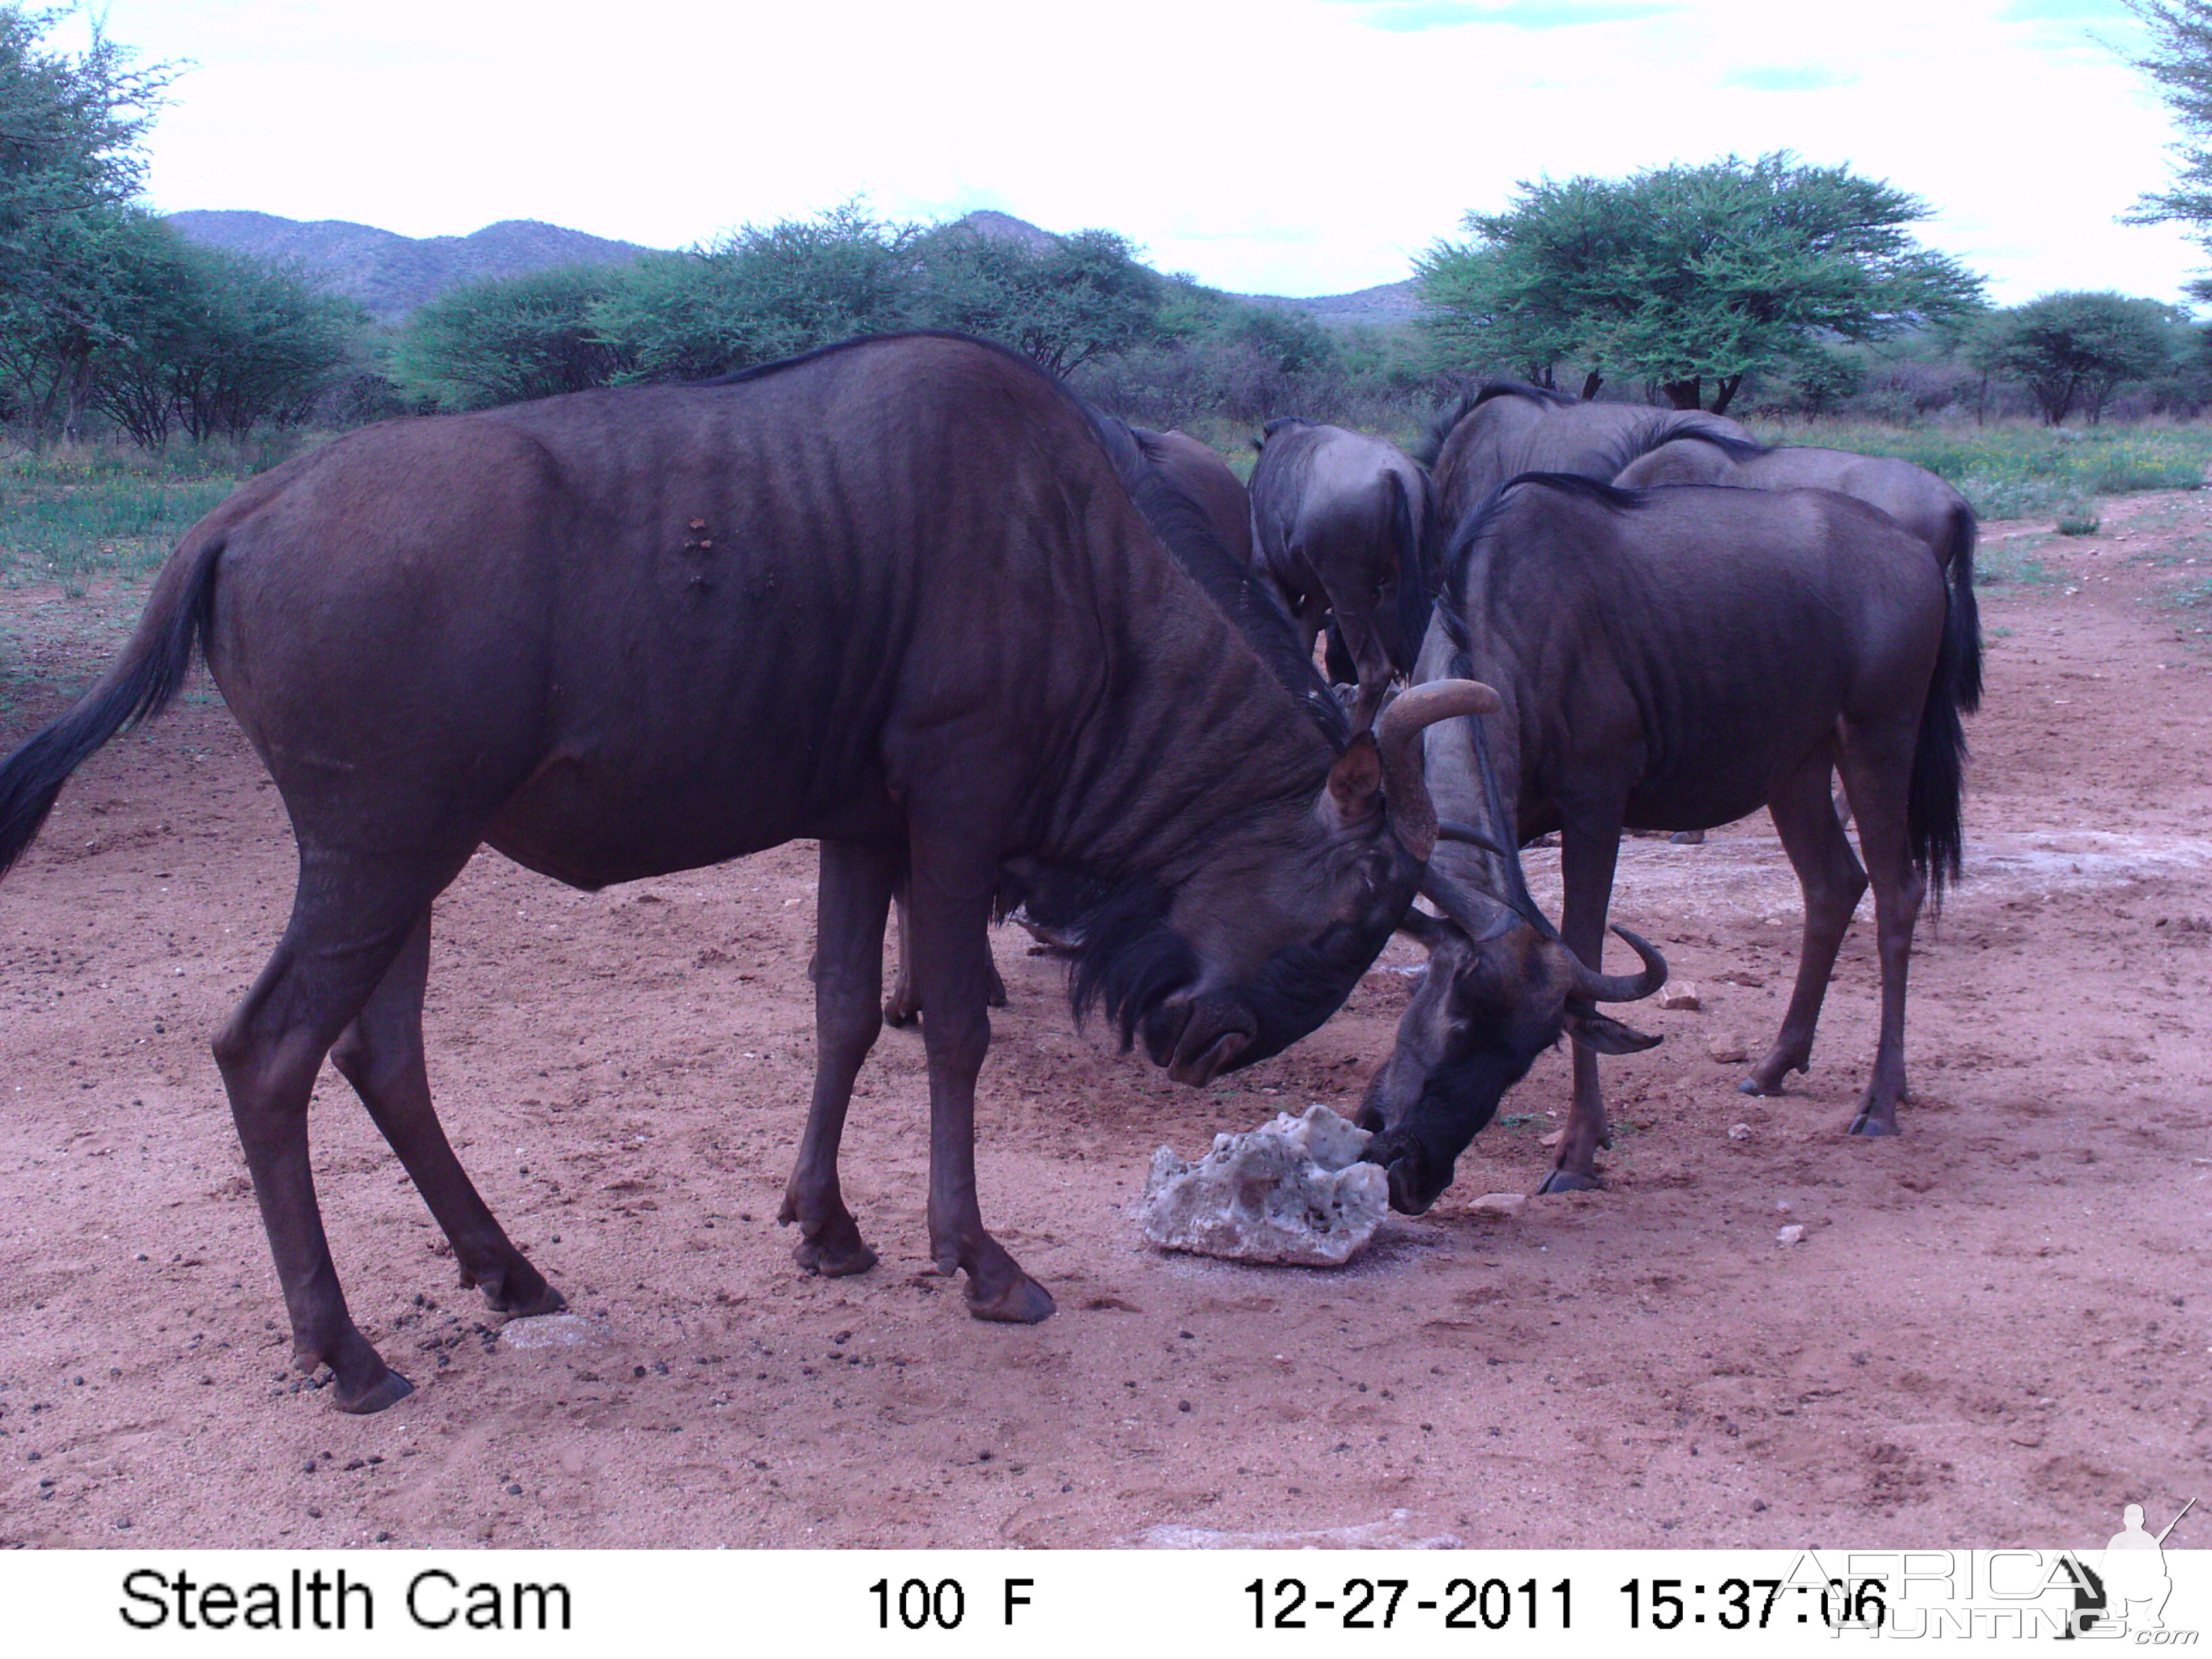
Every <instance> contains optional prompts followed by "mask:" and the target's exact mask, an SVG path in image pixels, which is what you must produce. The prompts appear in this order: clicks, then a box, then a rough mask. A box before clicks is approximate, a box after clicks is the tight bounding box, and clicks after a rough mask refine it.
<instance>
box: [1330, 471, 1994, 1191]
mask: <svg viewBox="0 0 2212 1659" xmlns="http://www.w3.org/2000/svg"><path fill="white" fill-rule="evenodd" d="M1947 598H1948V596H1947V594H1946V592H1945V588H1944V585H1943V581H1942V577H1941V575H1940V574H1938V573H1937V571H1936V566H1935V562H1933V561H1932V560H1931V559H1929V556H1928V550H1927V548H1926V547H1925V546H1924V545H1923V544H1922V543H1921V542H1920V541H1918V540H1917V538H1914V537H1912V536H1911V535H1909V534H1908V533H1906V532H1905V531H1904V530H1903V529H1902V528H1900V527H1899V526H1898V525H1897V523H1896V522H1895V521H1894V520H1892V519H1890V518H1889V517H1888V516H1887V514H1885V513H1880V512H1877V511H1875V509H1874V508H1872V507H1868V506H1866V505H1865V504H1864V503H1863V502H1861V501H1855V500H1853V499H1851V498H1850V497H1849V496H1845V495H1838V494H1836V493H1834V492H1832V491H1829V490H1817V489H1797V490H1787V491H1778V492H1773V493H1767V492H1763V491H1755V490H1747V489H1700V488H1685V489H1663V490H1650V491H1644V492H1629V491H1625V490H1620V489H1615V488H1613V486H1611V485H1608V484H1603V483H1595V482H1592V481H1590V480H1588V479H1584V478H1579V477H1566V476H1563V475H1546V474H1537V475H1532V476H1529V477H1522V478H1520V479H1516V480H1514V481H1513V482H1512V483H1509V484H1508V486H1507V487H1506V488H1505V489H1503V490H1501V491H1499V492H1498V494H1497V495H1494V496H1492V498H1491V500H1490V501H1488V502H1487V503H1486V505H1485V506H1484V507H1482V508H1481V509H1480V511H1479V512H1477V513H1475V514H1474V516H1473V517H1471V518H1470V519H1469V520H1468V522H1467V523H1466V524H1465V525H1463V526H1461V528H1460V531H1459V532H1458V534H1457V535H1456V536H1455V538H1454V540H1453V544H1452V548H1451V551H1450V554H1449V574H1448V577H1447V584H1446V589H1445V593H1444V596H1443V599H1440V601H1439V602H1438V605H1437V619H1436V622H1435V623H1433V624H1432V625H1431V629H1430V632H1429V637H1428V641H1427V642H1426V645H1425V647H1424V649H1423V652H1422V657H1421V664H1420V667H1419V671H1418V673H1417V675H1416V679H1417V681H1418V680H1419V679H1421V678H1425V677H1427V676H1431V675H1443V674H1447V673H1449V674H1459V673H1463V672H1465V671H1468V665H1469V664H1473V665H1475V666H1476V667H1477V668H1479V669H1480V671H1482V672H1483V673H1484V674H1485V677H1486V679H1487V680H1488V682H1489V683H1490V684H1493V685H1494V686H1495V687H1496V689H1497V691H1498V696H1499V697H1500V699H1501V700H1502V702H1503V708H1502V711H1501V713H1500V714H1499V717H1498V720H1495V721H1485V722H1481V723H1480V729H1479V730H1478V731H1476V732H1473V733H1470V732H1468V731H1467V730H1465V729H1463V728H1462V726H1461V725H1460V723H1457V722H1455V723H1454V724H1453V726H1450V727H1449V728H1447V727H1441V726H1440V727H1438V728H1437V729H1435V730H1433V731H1431V732H1430V733H1429V735H1428V738H1427V748H1428V768H1427V774H1426V775H1427V777H1428V781H1429V783H1430V787H1431V794H1432V797H1433V799H1434V800H1435V802H1436V805H1437V811H1438V812H1439V815H1440V817H1441V818H1442V819H1443V821H1444V823H1446V825H1447V828H1448V833H1449V834H1451V835H1457V836H1462V837H1463V838H1464V839H1462V841H1461V842H1456V843H1453V844H1448V845H1446V846H1444V847H1442V848H1439V849H1438V854H1437V858H1436V859H1435V860H1433V861H1432V864H1431V869H1430V872H1429V874H1428V877H1427V878H1426V879H1427V884H1428V890H1430V891H1431V896H1433V897H1434V898H1435V899H1436V900H1437V902H1438V903H1439V905H1440V907H1441V908H1443V910H1444V912H1445V917H1446V919H1445V920H1443V921H1433V920H1418V921H1415V922H1414V923H1413V927H1414V928H1415V929H1416V930H1417V931H1418V932H1419V933H1420V934H1421V935H1422V936H1423V937H1425V939H1426V940H1427V942H1428V943H1429V945H1430V947H1431V970H1430V972H1429V975H1428V976H1427V978H1426V980H1425V981H1424V983H1423V984H1422V986H1421V987H1420V989H1419V992H1418V993H1417V994H1415V997H1414V999H1413V1003H1412V1005H1411V1006H1409V1007H1408V1008H1407V1012H1406V1014H1405V1016H1404V1018H1403V1020H1402V1021H1401V1024H1400V1027H1399V1033H1398V1041H1397V1045H1396V1047H1395V1049H1394V1051H1393V1053H1392V1054H1391V1056H1390V1058H1389V1061H1388V1062H1387V1063H1386V1064H1385V1066H1383V1069H1382V1071H1380V1072H1379V1073H1377V1074H1376V1079H1375V1080H1374V1083H1373V1085H1371V1087H1370V1091H1369V1094H1368V1097H1367V1102H1366V1105H1365V1108H1364V1112H1363V1120H1364V1121H1366V1122H1367V1123H1368V1124H1369V1125H1370V1127H1376V1128H1379V1129H1380V1130H1381V1133H1379V1134H1378V1135H1377V1137H1376V1139H1375V1141H1374V1142H1372V1143H1371V1144H1370V1146H1369V1148H1368V1152H1367V1156H1368V1157H1369V1158H1371V1159H1372V1160H1373V1161H1374V1162H1376V1163H1378V1164H1383V1165H1384V1166H1385V1167H1386V1168H1388V1169H1389V1171H1390V1184H1391V1192H1392V1195H1393V1201H1394V1202H1395V1203H1397V1204H1398V1205H1399V1206H1400V1207H1401V1208H1409V1209H1419V1208H1422V1207H1425V1206H1426V1205H1427V1204H1429V1203H1431V1202H1432V1201H1433V1200H1435V1198H1436V1196H1437V1194H1439V1193H1441V1192H1442V1191H1443V1189H1444V1188H1445V1186H1446V1185H1448V1184H1449V1182H1450V1179H1451V1173H1452V1164H1453V1161H1454V1159H1455V1158H1457V1157H1458V1155H1459V1153H1460V1152H1461V1151H1462V1149H1463V1148H1464V1147H1465V1146H1466V1145H1467V1143H1468V1139H1470V1138H1471V1137H1472V1136H1473V1135H1474V1133H1475V1132H1476V1131H1477V1130H1479V1129H1480V1128H1481V1127H1482V1126H1483V1125H1484V1124H1485V1123H1486V1122H1487V1121H1489V1119H1490V1117H1491V1115H1492V1113H1493V1112H1494V1111H1495V1110H1496V1109H1497V1105H1498V1097H1499V1096H1500V1095H1501V1094H1502V1092H1503V1091H1504V1088H1505V1087H1507V1086H1509V1085H1510V1084H1511V1083H1512V1082H1513V1081H1515V1080H1516V1079H1518V1078H1519V1077H1520V1076H1521V1075H1522V1073H1525V1071H1526V1070H1527V1067H1528V1064H1529V1062H1530V1061H1531V1060H1533V1059H1534V1055H1535V1054H1536V1052H1537V1051H1538V1049H1540V1048H1541V1047H1542V1046H1543V1045H1544V1044H1545V1043H1547V1042H1551V1041H1553V1040H1554V1039H1555V1038H1556V1037H1557V1036H1558V1035H1559V1030H1560V1029H1561V1015H1560V1006H1561V997H1562V995H1563V994H1565V992H1563V990H1562V989H1561V986H1560V981H1561V980H1562V977H1563V975H1564V973H1565V970H1566V964H1565V963H1561V962H1559V961H1558V960H1557V959H1556V955H1557V953H1556V952H1553V953H1551V954H1550V955H1549V956H1547V954H1546V947H1547V938H1546V934H1547V928H1546V927H1545V926H1544V924H1543V923H1542V921H1541V916H1539V915H1536V914H1535V913H1534V906H1533V905H1532V904H1531V903H1530V902H1528V896H1527V890H1526V888H1525V887H1524V886H1522V883H1521V879H1520V871H1519V866H1518V861H1517V859H1516V857H1515V855H1514V849H1515V848H1517V847H1519V846H1520V845H1522V844H1523V843H1524V842H1527V841H1528V839H1529V838H1530V837H1532V836H1536V835H1539V834H1541V833H1544V832H1547V831H1550V830H1558V831H1559V834H1560V843H1561V855H1560V858H1561V872H1562V875H1563V878H1564V882H1565V904H1564V910H1563V914H1562V915H1561V919H1560V923H1559V934H1560V935H1561V936H1563V938H1564V939H1565V944H1566V945H1567V946H1568V947H1569V948H1570V949H1571V951H1572V952H1573V954H1574V957H1576V958H1577V959H1578V960H1579V962H1580V963H1583V964H1586V965H1587V967H1588V968H1590V969H1595V968H1596V967H1597V966H1598V965H1599V957H1600V951H1601V945H1602V941H1603V938H1604V933H1605V926H1606V910H1607V904H1608V902H1609V899H1610V896H1611V893H1612V889H1613V866H1614V859H1615V856H1616V854H1617V852H1618V848H1619V844H1620V832H1621V829H1622V828H1623V826H1624V825H1629V826H1634V827H1638V828H1643V829H1698V828H1704V827H1707V826H1710V825H1712V824H1717V823H1727V822H1728V821H1729V820H1730V819H1732V818H1736V817H1742V816H1743V815H1744V814H1745V813H1747V812H1749V811H1753V809H1755V808H1757V807H1758V806H1759V805H1765V807H1766V808H1767V809H1768V811H1770V812H1771V814H1772V815H1773V818H1774V824H1775V828H1776V829H1777V831H1778V833H1779V834H1780V836H1781V838H1782V844H1783V848H1784V851H1785V852H1786V853H1787V854H1789V857H1790V864H1791V866H1792V867H1793V868H1794V869H1795V870H1796V873H1797V878H1798V881H1799V883H1800V884H1801V885H1802V889H1803V891H1804V896H1805V927H1804V938H1803V941H1802V948H1801V952H1800V956H1799V959H1798V968H1797V982H1796V989H1795V991H1794V993H1793V994H1792V995H1791V997H1790V1008H1789V1012H1788V1013H1787V1014H1786V1015H1785V1016H1784V1019H1783V1023H1782V1029H1781V1031H1780V1033H1779V1035H1778V1036H1777V1037H1776V1038H1775V1041H1774V1045H1773V1047H1772V1048H1770V1049H1769V1050H1768V1051H1767V1054H1766V1055H1765V1058H1764V1059H1763V1060H1760V1061H1759V1064H1758V1065H1757V1066H1754V1067H1753V1069H1752V1072H1751V1075H1750V1076H1749V1078H1747V1079H1746V1080H1745V1082H1744V1084H1743V1085H1742V1086H1743V1087H1744V1088H1745V1090H1746V1091H1748V1092H1751V1093H1778V1092H1779V1091H1780V1090H1781V1087H1782V1083H1783V1079H1784V1076H1785V1074H1787V1073H1790V1072H1791V1071H1798V1072H1802V1071H1804V1070H1805V1069H1806V1068H1807V1066H1808V1065H1809V1064H1810V1063H1811V1060H1812V1051H1813V1031H1814V1024H1815V1022H1816V1021H1817V1020H1818V1018H1819V1016H1820V1002H1821V999H1822V997H1823V995H1824V994H1826V989H1827V984H1828V977H1829V974H1830V971H1831V970H1832V968H1833V966H1834V963H1835V958H1836V951H1837V947H1838V945H1840V944H1841V942H1842V939H1843V936H1844V929H1845V927H1847V926H1848V925H1849V923H1850V918H1851V913H1852V911H1853V910H1854V909H1855V908H1857V903H1858V900H1859V898H1860V896H1861V895H1862V894H1863V893H1864V891H1865V890H1866V887H1867V884H1868V878H1869V873H1870V874H1871V877H1872V880H1873V885H1874V891H1875V921H1876V927H1877V932H1878V938H1879V952H1880V957H1881V1038H1880V1041H1879V1042H1878V1044H1877V1046H1876V1048H1875V1061H1874V1066H1873V1070H1872V1073H1871V1074H1870V1076H1869V1079H1868V1081H1867V1085H1866V1088H1865V1091H1864V1092H1863V1094H1862V1096H1861V1097H1860V1101H1859V1105H1858V1109H1857V1114H1856V1115H1854V1117H1853V1119H1852V1121H1851V1123H1850V1130H1851V1132H1852V1133H1857V1134H1869V1135H1872V1134H1890V1133H1895V1132H1896V1127H1897V1121H1896V1113H1897V1104H1898V1102H1899V1099H1900V1098H1901V1097H1902V1096H1903V1095H1904V1093H1905V969H1906V964H1907V960H1908V957H1909V956H1910V953H1911V944H1912V930H1913V924H1914V921H1915V920H1916V918H1917V915H1918V914H1919V910H1920V906H1921V902H1922V899H1923V895H1924V894H1925V893H1926V892H1927V891H1928V890H1929V889H1930V887H1931V886H1932V887H1933V889H1934V890H1936V895H1937V896H1938V898H1939V900H1940V897H1941V892H1942V886H1943V884H1944V883H1945V882H1946V881H1947V880H1948V879H1949V878H1953V877H1954V876H1955V875H1956V873H1957V871H1958V867H1959V852H1960V817H1959V809H1960V787H1961V781H1962V771H1963V763H1964V757H1965V745H1964V742H1963V738H1962V736H1961V732H1960V723H1959V713H1958V701H1957V685H1958V679H1959V676H1960V664H1959V659H1958V649H1957V645H1956V636H1955V635H1954V633H1953V632H1952V631H1951V630H1950V629H1948V627H1947V626H1946V622H1945V613H1946V609H1947ZM1468 725H1474V722H1468ZM1478 743H1479V744H1480V745H1481V748H1482V750H1494V751H1495V765H1494V768H1492V769H1490V770H1489V771H1488V772H1487V773H1486V762H1485V760H1484V758H1483V756H1482V755H1481V754H1480V753H1478V752H1477V750H1475V748H1474V747H1473V746H1472V745H1474V744H1478ZM1831 764H1835V765H1837V766H1838V767H1839V768H1840V769H1841V771H1842V773H1843V777H1844V787H1845V789H1846V790H1847V791H1848V792H1849V794H1850V801H1851V805H1853V807H1855V808H1856V809H1857V815H1858V825H1859V843H1860V847H1861V849H1862V850H1863V853H1864V854H1865V859H1866V862H1865V865H1864V866H1863V867H1862V866H1861V865H1860V863H1859V860H1857V858H1855V857H1853V856H1852V853H1851V849H1850V843H1849V842H1847V841H1846V840H1845V838H1844V831H1843V829H1842V827H1841V826H1840V825H1839V824H1838V822H1837V820H1836V815H1835V813H1834V811H1832V809H1831V807H1830V805H1829V801H1828V793H1827V780H1828V772H1829V768H1830V766H1831ZM1454 824H1463V825H1464V826H1465V828H1464V829H1463V830H1462V829H1452V828H1451V827H1450V826H1452V825H1454ZM1632 942H1633V941H1632ZM1638 949H1639V951H1640V952H1642V953H1643V954H1644V956H1645V962H1646V969H1647V972H1646V974H1645V975H1644V980H1643V981H1638V985H1639V986H1641V987H1644V988H1651V989H1656V986H1657V982H1658V976H1659V975H1661V974H1662V973H1663V968H1660V967H1656V966H1655V958H1654V957H1653V955H1652V953H1650V951H1649V950H1648V948H1647V947H1644V946H1642V945H1638ZM1532 960H1533V963H1534V965H1533V967H1532V966H1531V963H1532ZM1620 988H1624V989H1627V988H1636V987H1620ZM1569 1012H1572V1011H1571V1010H1570V1011H1569ZM1566 1023H1567V1024H1568V1028H1569V1030H1570V1034H1571V1035H1572V1036H1575V1038H1576V1042H1575V1047H1574V1085H1575V1086H1574V1101H1573V1105H1572V1108H1571V1111H1570V1113H1569V1115H1568V1119H1567V1123H1566V1126H1565V1133H1564V1135H1563V1137H1562V1139H1561V1141H1560V1144H1559V1152H1558V1155H1557V1158H1556V1159H1555V1161H1554V1164H1553V1170H1552V1171H1551V1174H1550V1175H1549V1176H1547V1178H1546V1180H1545V1182H1544V1185H1543V1190H1545V1191H1547V1192H1556V1191H1560V1190H1565V1189H1571V1188H1586V1187H1591V1186H1595V1185H1596V1184H1597V1168H1596V1162H1595V1158H1596V1153H1597V1151H1598V1148H1599V1147H1600V1146H1603V1145H1606V1144H1607V1128H1606V1121H1605V1106H1604V1102H1603V1100H1602V1098H1601V1096H1600V1093H1599V1091H1598V1075H1597V1060H1596V1056H1597V1054H1598V1053H1599V1052H1609V1053H1620V1052H1623V1051H1624V1050H1626V1049H1628V1048H1637V1047H1642V1046H1646V1045H1647V1044H1648V1042H1649V1039H1645V1038H1640V1037H1638V1036H1635V1034H1634V1033H1632V1032H1628V1031H1627V1030H1626V1028H1624V1027H1619V1026H1614V1025H1613V1024H1611V1023H1610V1022H1607V1023H1606V1024H1602V1025H1597V1026H1595V1027H1593V1026H1591V1025H1590V1024H1589V1022H1588V1021H1587V1020H1586V1019H1585V1020H1583V1021H1581V1022H1579V1023H1577V1022H1576V1021H1574V1020H1572V1019H1570V1020H1568V1021H1567V1022H1566Z"/></svg>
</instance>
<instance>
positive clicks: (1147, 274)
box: [911, 223, 1166, 375]
mask: <svg viewBox="0 0 2212 1659" xmlns="http://www.w3.org/2000/svg"><path fill="white" fill-rule="evenodd" d="M914 252H915V262H916V264H917V266H918V269H919V280H918V283H917V287H916V291H915V296H914V300H913V303H912V310H911V314H912V316H913V318H914V319H915V321H916V322H918V323H921V324H923V325H927V326H929V327H933V328H957V329H961V330H963V331H966V332H968V333H970V334H979V335H981V336H982V337H984V338H986V339H993V340H997V341H998V342H1000V343H1001V344H1003V345H1007V346H1011V347H1012V348H1013V349H1015V350H1017V351H1019V352H1020V353H1022V355H1023V356H1026V357H1028V358H1029V359H1030V361H1031V362H1035V363H1036V364H1038V365H1039V366H1040V367H1042V368H1046V369H1048V370H1049V371H1051V372H1052V373H1053V374H1060V375H1066V374H1068V373H1070V372H1071V371H1072V370H1073V369H1075V368H1079V367H1080V366H1081V365H1083V364H1085V363H1087V362H1091V360H1092V359H1093V358H1096V357H1102V356H1111V355H1113V354H1115V353H1116V352H1121V351H1127V350H1128V349H1130V348H1131V347H1132V346H1135V345H1139V344H1142V343H1146V342H1147V341H1149V340H1152V339H1154V338H1157V337H1158V334H1159V313H1160V307H1161V305H1162V303H1163V301H1164V299H1165V297H1166V289H1165V285H1164V283H1162V282H1161V280H1160V278H1159V277H1158V275H1156V274H1155V273H1154V272H1152V271H1151V270H1147V269H1146V267H1145V266H1143V265H1142V264H1139V263H1138V261H1137V257H1136V248H1135V246H1133V244H1132V243H1131V242H1130V241H1129V240H1128V239H1127V238H1126V237H1122V236H1117V235H1115V234H1114V233H1113V232H1112V231H1110V230H1079V231H1077V232H1075V233H1074V234H1073V235H1068V236H1055V237H1054V238H1052V239H1051V240H1050V241H1049V242H1048V243H1046V244H1043V245H1042V246H1036V247H1030V246H1026V245H1024V244H1023V243H1021V242H1018V241H1015V240H1012V238H1010V237H1005V236H991V235H986V234H982V233H981V232H979V231H977V230H975V228H972V227H970V226H968V225H964V224H959V223H954V224H950V225H945V226H943V227H941V228H938V229H935V230H933V231H929V232H927V233H926V234H922V235H921V237H920V238H919V239H918V240H917V241H916V242H915V248H914Z"/></svg>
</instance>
